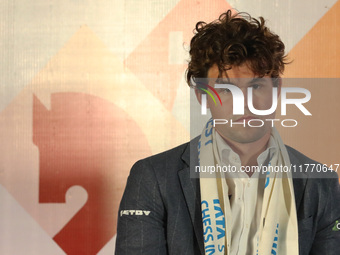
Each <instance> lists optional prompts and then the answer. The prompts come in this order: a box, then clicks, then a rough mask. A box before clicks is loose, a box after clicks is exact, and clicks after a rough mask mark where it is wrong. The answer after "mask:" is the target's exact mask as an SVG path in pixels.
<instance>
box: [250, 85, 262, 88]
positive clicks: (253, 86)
mask: <svg viewBox="0 0 340 255" xmlns="http://www.w3.org/2000/svg"><path fill="white" fill-rule="evenodd" d="M260 87H261V85H260V84H253V85H252V88H253V89H259V88H260Z"/></svg>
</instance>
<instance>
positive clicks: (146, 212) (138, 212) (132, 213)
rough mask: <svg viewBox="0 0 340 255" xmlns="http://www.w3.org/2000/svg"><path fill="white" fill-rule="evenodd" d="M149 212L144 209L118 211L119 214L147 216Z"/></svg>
mask: <svg viewBox="0 0 340 255" xmlns="http://www.w3.org/2000/svg"><path fill="white" fill-rule="evenodd" d="M149 214H150V211H144V210H121V211H120V216H123V215H137V216H141V215H145V216H149Z"/></svg>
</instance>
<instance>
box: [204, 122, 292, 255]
mask: <svg viewBox="0 0 340 255" xmlns="http://www.w3.org/2000/svg"><path fill="white" fill-rule="evenodd" d="M271 135H272V136H273V138H274V140H275V142H276V144H277V147H278V148H279V149H278V150H277V152H276V153H275V154H274V155H273V157H272V158H271V161H270V162H269V164H270V165H271V166H282V165H284V166H288V167H289V165H290V160H289V156H288V153H287V150H286V147H285V146H284V144H283V142H282V140H281V137H280V135H279V134H278V132H277V131H276V129H275V128H273V129H272V134H271ZM198 150H199V162H200V166H201V169H202V168H203V167H205V166H216V165H217V164H218V165H221V163H220V158H219V156H218V151H217V146H216V139H215V130H214V128H213V125H212V120H210V121H208V123H207V124H206V127H205V128H204V129H203V132H202V134H201V138H200V142H199V146H198ZM201 175H202V174H201ZM266 177H267V178H266V184H265V190H264V195H263V204H262V211H261V226H260V229H259V231H258V232H257V233H258V236H257V240H258V244H257V250H256V251H254V254H256V255H271V254H279V255H297V254H299V247H298V226H297V217H296V207H295V197H294V189H293V181H292V178H291V174H290V173H289V172H288V173H287V172H274V171H272V172H267V175H266ZM200 186H201V209H202V220H203V233H204V249H205V254H206V255H208V254H230V246H231V242H232V240H231V231H232V229H231V226H232V224H231V222H232V220H233V219H232V216H231V208H230V202H229V197H228V186H227V182H226V180H225V177H224V173H219V172H214V173H210V177H208V178H204V177H201V178H200ZM238 245H247V244H246V243H244V244H241V243H240V244H238Z"/></svg>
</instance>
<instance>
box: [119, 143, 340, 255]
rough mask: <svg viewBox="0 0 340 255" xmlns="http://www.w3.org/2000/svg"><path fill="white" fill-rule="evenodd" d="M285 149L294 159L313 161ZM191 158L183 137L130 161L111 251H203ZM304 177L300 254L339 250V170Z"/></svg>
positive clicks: (298, 192) (299, 202) (298, 189)
mask: <svg viewBox="0 0 340 255" xmlns="http://www.w3.org/2000/svg"><path fill="white" fill-rule="evenodd" d="M287 150H288V153H289V157H290V160H291V163H292V164H293V165H294V164H295V165H303V164H312V163H316V162H315V161H313V160H311V159H309V158H307V157H306V156H304V155H303V154H301V153H300V152H298V151H296V150H294V149H292V148H291V147H288V146H287ZM189 161H190V146H189V143H187V144H183V145H181V146H179V147H176V148H174V149H172V150H169V151H166V152H163V153H161V154H158V155H155V156H152V157H149V158H146V159H143V160H140V161H138V162H137V163H136V164H135V165H134V166H133V167H132V169H131V173H130V176H129V177H128V180H127V184H126V188H125V192H124V195H123V198H122V201H121V204H120V208H119V216H118V227H117V228H118V229H117V241H116V253H115V254H117V255H123V254H126V255H134V254H147V255H157V254H172V255H182V254H183V255H185V254H187V255H189V254H202V255H203V254H204V243H203V227H202V216H201V209H200V208H201V206H200V203H201V199H200V187H199V179H196V178H190V172H189ZM333 174H335V173H333ZM300 177H301V176H300ZM304 177H306V178H294V179H293V184H294V191H295V201H296V208H297V217H298V228H299V250H300V255H305V254H318V255H319V254H323V255H336V254H340V231H337V230H338V229H337V222H336V221H337V220H339V223H340V194H339V193H340V192H339V182H338V179H337V176H336V174H335V178H329V179H320V178H308V176H304ZM333 177H334V176H333ZM339 227H340V224H339ZM282 255H283V254H282ZM287 255H289V254H287Z"/></svg>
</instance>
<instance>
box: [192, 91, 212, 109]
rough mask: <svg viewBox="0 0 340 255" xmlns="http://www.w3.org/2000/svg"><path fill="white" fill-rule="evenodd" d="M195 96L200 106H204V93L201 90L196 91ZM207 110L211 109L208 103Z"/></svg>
mask: <svg viewBox="0 0 340 255" xmlns="http://www.w3.org/2000/svg"><path fill="white" fill-rule="evenodd" d="M195 94H196V98H197V101H198V102H199V104H202V92H201V91H200V90H199V89H195ZM207 108H209V104H208V102H207Z"/></svg>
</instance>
